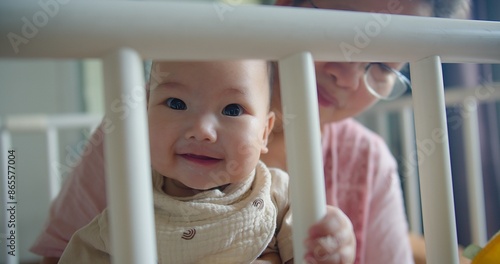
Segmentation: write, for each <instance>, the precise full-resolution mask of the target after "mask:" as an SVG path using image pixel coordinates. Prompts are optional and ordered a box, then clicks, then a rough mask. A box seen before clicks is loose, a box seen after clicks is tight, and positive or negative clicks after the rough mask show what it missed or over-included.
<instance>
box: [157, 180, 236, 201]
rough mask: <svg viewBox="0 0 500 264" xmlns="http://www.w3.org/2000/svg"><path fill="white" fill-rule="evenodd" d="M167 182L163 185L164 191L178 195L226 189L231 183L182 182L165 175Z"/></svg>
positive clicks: (185, 195) (183, 195) (184, 195)
mask: <svg viewBox="0 0 500 264" xmlns="http://www.w3.org/2000/svg"><path fill="white" fill-rule="evenodd" d="M165 179H166V180H165V183H164V185H163V191H164V192H165V193H166V194H168V195H171V196H177V197H189V196H193V195H196V194H198V193H200V192H205V191H210V190H215V189H218V190H220V191H224V189H225V188H226V187H227V186H228V185H229V184H224V185H216V184H214V183H211V184H210V183H208V184H199V183H198V184H190V183H187V182H181V181H178V180H174V179H170V178H168V177H165Z"/></svg>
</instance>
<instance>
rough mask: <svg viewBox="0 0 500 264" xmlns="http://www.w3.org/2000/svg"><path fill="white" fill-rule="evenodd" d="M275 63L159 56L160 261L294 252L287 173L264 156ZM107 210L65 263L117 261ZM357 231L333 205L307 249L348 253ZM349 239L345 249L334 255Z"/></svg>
mask: <svg viewBox="0 0 500 264" xmlns="http://www.w3.org/2000/svg"><path fill="white" fill-rule="evenodd" d="M272 68H273V67H272V64H271V63H267V62H264V61H251V60H246V61H224V62H155V63H153V70H152V74H151V75H152V78H150V89H149V91H148V124H149V137H150V151H151V166H152V171H153V175H152V177H153V197H154V204H155V224H156V239H157V248H158V262H159V263H201V262H202V263H252V262H253V263H292V262H293V251H292V239H291V237H292V235H291V213H290V210H289V202H288V175H287V174H286V173H285V172H283V171H281V170H279V169H270V168H267V167H266V166H265V164H264V163H262V162H261V161H259V159H260V155H261V154H263V153H266V152H267V151H268V149H267V142H268V137H269V134H270V131H271V130H272V128H273V125H274V119H275V116H274V113H273V112H272V111H270V96H271V91H270V89H271V88H270V87H271V83H270V79H271V76H273V73H272ZM107 215H108V211H107V209H105V210H104V211H103V212H102V213H101V214H100V215H98V216H97V217H96V218H95V219H94V220H93V221H92V222H91V223H90V224H88V225H87V226H85V227H83V228H82V229H80V230H79V231H78V232H76V233H75V234H74V235H73V237H72V238H71V240H70V242H69V244H68V246H67V248H66V250H65V251H64V253H63V255H62V257H61V260H60V263H110V259H111V257H112V256H110V252H109V248H110V245H109V235H108V234H109V229H108V216H107ZM333 218H336V221H337V222H339V221H340V222H341V225H332V224H331V223H330V222H329V220H331V219H333ZM332 226H333V227H332ZM346 226H347V228H345V227H346ZM318 232H319V234H317V233H318ZM339 234H340V235H339ZM346 234H347V235H346ZM352 241H354V234H353V231H352V226H350V223H349V220H348V219H347V217H346V216H345V215H344V214H343V213H342V212H341V211H340V210H336V209H334V208H328V214H327V216H326V217H325V218H324V219H323V220H322V221H320V222H319V223H318V224H317V225H316V226H314V228H313V229H312V230H311V232H310V238H309V239H308V240H307V241H306V246H307V248H308V250H309V251H310V252H308V253H307V255H306V256H305V257H306V259H307V260H308V261H310V262H313V263H348V262H344V261H345V259H348V261H349V259H350V260H352V259H354V257H353V256H354V251H355V250H354V248H353V247H352ZM344 245H345V247H346V248H347V249H344V251H343V253H344V255H343V258H338V257H330V256H331V255H332V256H333V255H335V254H337V255H335V256H340V255H339V254H338V253H339V252H341V251H342V249H343V246H344ZM346 250H347V252H351V255H350V256H349V254H347V255H346V254H345V252H346Z"/></svg>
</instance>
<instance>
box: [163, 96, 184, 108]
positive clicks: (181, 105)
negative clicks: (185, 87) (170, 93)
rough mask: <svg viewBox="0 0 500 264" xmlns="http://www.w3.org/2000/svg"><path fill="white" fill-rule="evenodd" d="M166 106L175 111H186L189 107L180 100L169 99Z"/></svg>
mask: <svg viewBox="0 0 500 264" xmlns="http://www.w3.org/2000/svg"><path fill="white" fill-rule="evenodd" d="M165 105H167V106H168V107H170V108H172V109H174V110H186V109H187V106H186V103H184V101H182V100H181V99H178V98H168V99H167V101H165Z"/></svg>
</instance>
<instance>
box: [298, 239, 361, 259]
mask: <svg viewBox="0 0 500 264" xmlns="http://www.w3.org/2000/svg"><path fill="white" fill-rule="evenodd" d="M308 246H311V249H310V250H309V251H308V252H307V254H306V256H305V260H306V262H307V263H311V264H312V263H314V264H327V263H336V264H347V263H352V262H353V261H354V256H355V247H354V244H350V245H342V244H341V243H339V241H338V240H337V239H336V238H335V237H332V236H328V237H322V238H320V239H317V240H315V241H314V242H311V244H310V245H308ZM308 249H309V247H308Z"/></svg>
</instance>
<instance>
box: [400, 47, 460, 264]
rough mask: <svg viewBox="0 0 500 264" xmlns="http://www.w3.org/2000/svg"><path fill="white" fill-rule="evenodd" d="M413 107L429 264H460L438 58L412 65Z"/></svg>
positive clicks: (423, 60) (426, 59)
mask: <svg viewBox="0 0 500 264" xmlns="http://www.w3.org/2000/svg"><path fill="white" fill-rule="evenodd" d="M410 66H411V77H412V83H413V107H414V110H415V131H416V138H417V149H418V150H419V151H418V152H417V154H418V164H419V167H418V168H419V174H420V191H421V197H422V212H423V219H424V232H425V238H426V239H425V241H426V244H425V248H426V251H427V263H428V264H443V263H447V264H457V263H458V245H457V234H456V224H455V208H454V203H453V188H452V183H451V165H450V153H449V144H448V129H447V126H446V114H445V101H444V86H443V74H442V70H441V61H440V58H439V57H438V56H432V57H428V58H425V59H422V60H420V61H417V62H412V63H411V65H410Z"/></svg>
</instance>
